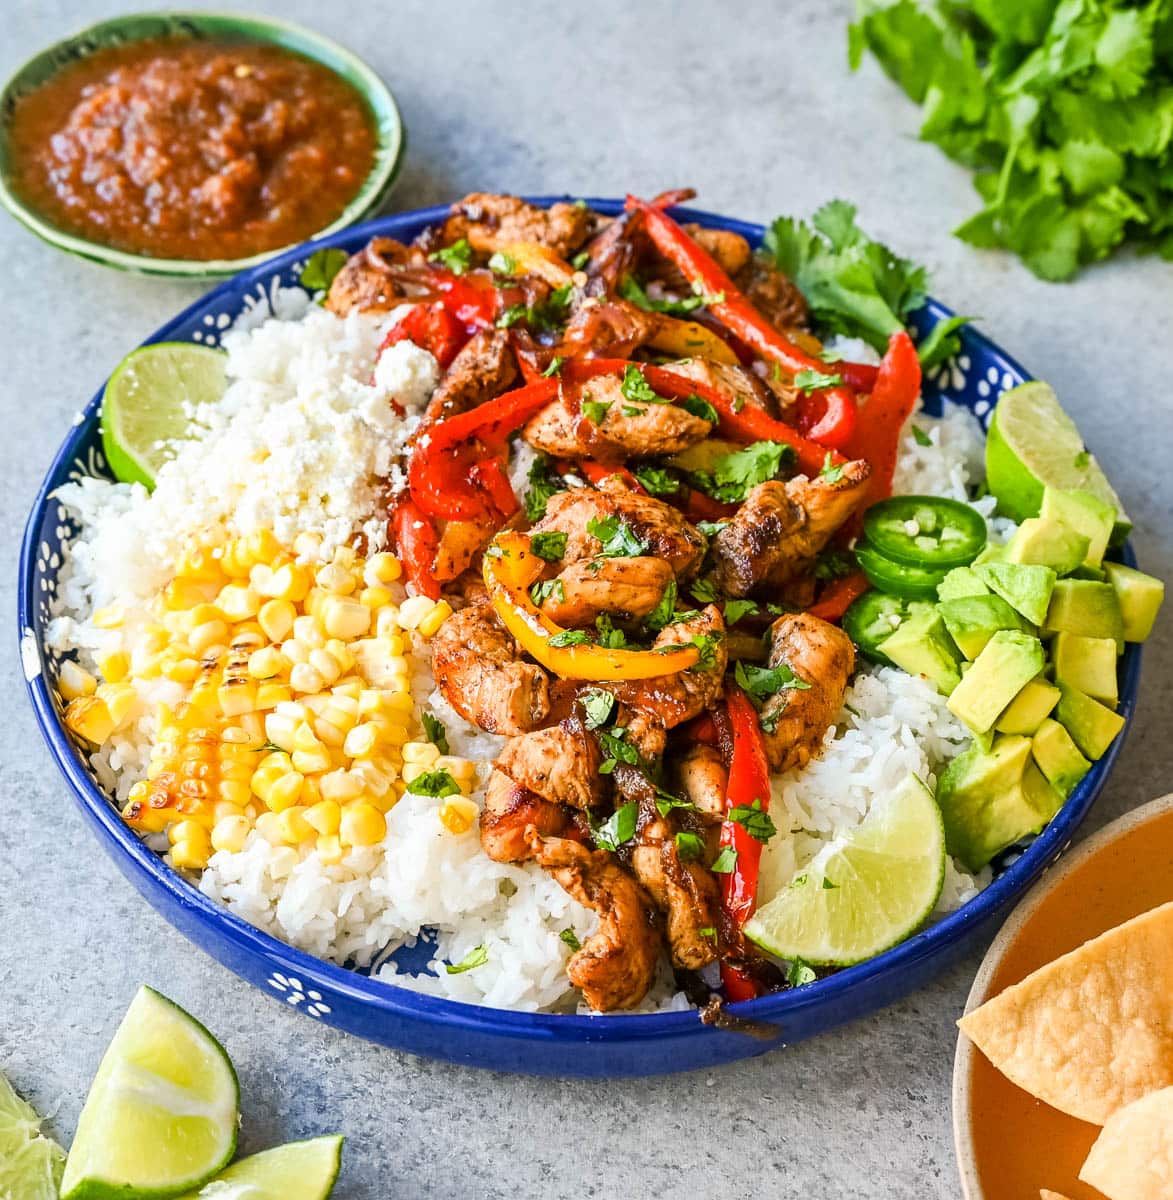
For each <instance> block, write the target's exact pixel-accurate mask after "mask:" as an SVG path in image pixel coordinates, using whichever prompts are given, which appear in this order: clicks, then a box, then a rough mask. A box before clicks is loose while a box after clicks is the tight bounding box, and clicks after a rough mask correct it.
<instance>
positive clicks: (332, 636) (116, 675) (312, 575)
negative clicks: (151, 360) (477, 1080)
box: [58, 531, 477, 870]
mask: <svg viewBox="0 0 1173 1200" xmlns="http://www.w3.org/2000/svg"><path fill="white" fill-rule="evenodd" d="M320 545H321V542H320V539H318V538H316V537H315V536H314V535H312V534H303V535H301V537H299V538H298V540H297V542H296V543H295V545H294V547H293V550H292V551H289V550H286V549H285V548H283V547H282V546H281V545H280V544H279V543H278V541H277V539H276V538H275V537H274V536H273V535H272V534H271V533H269V532H267V531H262V532H260V533H252V534H248V535H245V536H241V537H237V538H228V537H226V536H223V535H220V536H216V535H214V534H209V535H206V536H205V537H204V538H202V539H201V540H200V541H198V542H196V543H194V544H193V545H192V546H191V547H190V548H189V550H188V551H187V553H185V555H184V557H183V559H182V561H181V562H180V563H179V565H178V569H177V571H176V574H175V577H174V578H173V579H172V580H171V582H170V583H169V584H167V586H166V587H165V588H164V589H163V590H162V591H161V592H160V594H159V595H158V597H157V598H156V601H155V604H154V606H153V610H152V617H153V619H154V623H153V624H151V625H149V626H148V627H147V628H146V630H145V632H141V633H140V632H137V631H136V634H135V636H134V638H133V639H130V640H133V643H134V644H133V645H132V646H127V647H124V648H120V649H117V650H115V651H113V652H111V653H109V654H108V655H106V656H105V657H104V658H102V659H101V660H100V661H99V664H98V666H99V671H100V673H101V675H102V679H103V682H100V683H99V681H98V680H97V679H95V678H94V677H93V676H92V675H90V674H89V673H88V672H87V671H85V670H83V669H82V668H81V667H79V666H78V665H77V664H76V663H73V662H67V663H65V664H63V666H62V670H61V673H60V677H59V680H58V687H59V690H60V692H61V695H62V698H63V699H65V700H66V701H68V705H67V708H66V714H65V720H66V724H67V725H68V727H69V728H70V729H71V730H72V731H73V732H74V733H76V734H78V735H79V736H80V737H82V738H84V739H85V740H86V741H87V742H90V743H92V744H94V745H101V744H102V743H103V742H105V741H106V740H107V739H108V738H110V737H111V736H112V735H113V734H114V733H115V732H116V731H118V730H119V729H122V728H124V727H125V726H127V725H128V724H129V723H130V722H132V721H134V720H136V719H137V718H138V716H139V715H140V714H141V708H140V700H139V691H138V689H137V688H136V686H135V680H136V679H139V680H147V679H151V678H157V677H159V676H162V677H164V678H166V679H169V680H171V681H173V682H175V683H178V684H181V685H182V686H183V687H184V689H185V698H184V699H183V700H182V701H181V702H180V703H178V704H176V705H174V706H169V705H159V711H158V733H157V735H156V738H155V741H154V744H153V746H152V748H151V756H150V765H149V767H148V770H147V778H146V779H144V780H141V781H140V782H138V783H136V784H135V785H134V786H133V787H132V788H131V791H130V795H129V798H128V800H127V803H126V805H125V807H124V808H123V812H122V815H123V818H124V820H126V822H127V823H128V824H129V825H131V826H132V827H133V828H135V829H137V830H139V831H141V832H144V833H162V832H166V834H167V837H168V840H169V842H170V845H171V861H172V863H173V864H174V865H175V866H177V867H183V868H187V869H191V870H199V869H201V868H203V867H204V866H206V865H207V862H208V859H209V857H210V856H211V854H212V853H213V852H214V851H218V850H225V851H231V852H236V851H239V850H241V849H242V848H243V847H244V845H245V842H246V839H247V838H248V837H249V834H250V833H251V831H252V830H254V829H255V830H256V831H257V832H258V833H259V834H260V835H261V836H262V837H264V838H265V839H266V840H267V841H269V842H270V843H271V844H273V845H286V846H298V847H301V846H305V847H309V848H311V849H314V850H316V851H317V854H318V855H319V857H320V859H321V860H322V861H323V862H325V863H327V864H331V863H337V862H340V861H341V860H342V858H343V856H344V855H345V853H346V851H347V849H348V848H349V847H353V846H371V845H374V844H376V843H378V842H380V841H382V839H383V838H384V836H385V835H386V832H387V821H386V817H385V814H386V813H387V812H388V811H389V810H390V809H391V807H392V806H393V805H394V804H395V803H396V802H397V801H398V800H399V798H400V797H401V796H402V795H403V793H404V791H405V790H406V789H407V786H408V785H409V784H410V783H411V782H412V781H413V780H414V779H415V778H417V777H418V776H419V775H421V774H423V773H424V772H427V771H436V770H441V769H443V770H447V771H448V772H449V774H450V775H451V776H452V778H453V779H454V780H455V781H456V783H457V784H458V785H459V786H460V788H461V791H462V793H463V794H462V795H457V796H451V797H448V798H447V800H446V801H445V803H444V804H443V806H442V807H441V809H440V814H439V815H440V820H441V821H442V823H443V824H444V826H445V827H446V828H447V829H449V830H450V831H451V832H453V833H461V832H464V831H466V830H467V829H469V828H470V827H471V825H472V823H473V821H474V820H475V819H476V814H477V807H476V804H475V803H474V802H473V801H472V800H470V799H468V798H467V794H468V793H469V792H470V791H471V790H472V788H473V786H474V783H475V773H476V767H475V764H474V763H472V762H470V761H469V760H467V759H462V758H455V757H452V756H449V755H441V753H440V751H439V750H438V749H437V748H436V746H434V745H433V744H432V743H431V742H429V741H426V740H424V738H423V735H422V732H421V730H420V728H419V726H418V724H417V722H416V719H415V717H414V716H413V699H412V694H411V662H410V654H409V642H410V638H409V636H408V635H409V633H410V631H412V630H415V631H416V632H418V633H419V634H420V635H421V636H423V637H425V638H429V637H431V636H432V635H433V634H434V633H435V632H436V630H437V629H439V628H440V626H441V625H442V624H443V622H444V621H445V620H446V619H447V617H448V616H449V615H450V614H451V612H452V609H451V608H450V607H449V605H448V603H447V601H443V600H441V601H438V602H436V601H432V600H429V599H427V597H424V596H413V597H407V598H405V597H404V595H403V591H402V588H401V587H398V586H397V587H396V589H395V591H393V590H392V588H391V585H395V584H396V581H397V580H398V579H399V577H400V574H401V567H400V563H399V560H398V559H397V558H395V556H394V555H392V554H385V553H383V554H375V555H372V556H371V557H370V558H367V559H365V560H364V559H363V558H361V557H359V556H358V555H357V554H356V553H355V552H354V551H353V550H352V549H350V548H349V547H343V548H341V549H339V550H338V551H337V552H336V553H335V555H334V558H333V560H332V561H331V562H328V563H325V564H322V563H320V562H317V561H316V560H317V558H318V552H319V550H320ZM397 595H398V597H399V599H398V602H397V599H396V596H397ZM93 621H94V624H96V625H98V626H99V627H100V628H105V629H117V628H118V627H119V626H120V624H121V622H122V614H121V613H119V612H118V611H116V610H113V609H106V610H99V611H98V612H96V613H95V614H94V616H93Z"/></svg>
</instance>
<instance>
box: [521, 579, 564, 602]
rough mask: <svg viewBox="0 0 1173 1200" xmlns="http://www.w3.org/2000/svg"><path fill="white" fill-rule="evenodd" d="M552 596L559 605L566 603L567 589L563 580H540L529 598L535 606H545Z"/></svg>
mask: <svg viewBox="0 0 1173 1200" xmlns="http://www.w3.org/2000/svg"><path fill="white" fill-rule="evenodd" d="M551 596H553V597H554V599H555V600H557V601H558V603H559V604H564V603H565V602H566V588H565V587H564V586H563V584H562V580H561V579H539V580H538V582H537V583H535V584H534V585H533V586H532V587H531V588H530V590H529V598H530V599H531V600H532V601H533V602H534V603H535V604H544V603H545V602H546V601H547V600H549V599H550V597H551Z"/></svg>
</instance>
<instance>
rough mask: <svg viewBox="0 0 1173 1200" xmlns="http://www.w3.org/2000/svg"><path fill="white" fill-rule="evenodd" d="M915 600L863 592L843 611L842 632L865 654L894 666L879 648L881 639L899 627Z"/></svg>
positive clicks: (874, 592) (883, 593)
mask: <svg viewBox="0 0 1173 1200" xmlns="http://www.w3.org/2000/svg"><path fill="white" fill-rule="evenodd" d="M912 603H913V602H910V601H908V600H903V599H901V597H899V596H890V595H888V594H886V593H885V592H878V591H875V590H873V591H870V592H864V594H863V595H862V596H860V597H859V599H858V600H855V601H853V602H852V604H851V607H850V608H849V609H848V610H847V611H846V612H845V613H844V614H843V632H844V633H845V634H847V636H848V637H849V638H851V640H852V641H853V642H854V643H855V644H856V645H857V646H858V647H859V650H860V653H861V654H862V655H864V657H865V658H870V659H871V660H872V662H877V663H884V664H885V665H888V666H891V665H892V664H891V660H890V659H889V658H888V656H887V655H886V654H884V653H883V652H882V651H881V650H880V643H881V642H882V641H884V639H885V638H888V637H891V636H892V634H894V633H895V632H896V630H897V629H899V628H900V626H901V625H902V624H903V623H904V620H905V618H906V617H907V616H908V614H909V611H910V609H911V607H912Z"/></svg>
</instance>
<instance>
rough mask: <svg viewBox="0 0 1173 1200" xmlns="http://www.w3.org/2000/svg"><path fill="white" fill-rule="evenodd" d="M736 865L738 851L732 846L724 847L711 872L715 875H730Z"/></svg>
mask: <svg viewBox="0 0 1173 1200" xmlns="http://www.w3.org/2000/svg"><path fill="white" fill-rule="evenodd" d="M736 865H737V851H736V850H734V849H733V847H732V846H723V847H722V848H721V853H720V854H718V855H717V857H716V859H715V860H714V862H713V865H712V866H711V867H710V868H709V870H710V871H712V872H713V874H714V875H728V874H729V873H730V872H731V871H732V870H733V868H734V867H735V866H736Z"/></svg>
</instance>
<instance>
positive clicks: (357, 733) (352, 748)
mask: <svg viewBox="0 0 1173 1200" xmlns="http://www.w3.org/2000/svg"><path fill="white" fill-rule="evenodd" d="M378 741H379V732H378V730H377V729H376V728H375V726H374V725H371V724H370V723H369V722H363V724H361V725H355V726H354V728H353V729H351V730H350V731H349V733H347V735H346V740H345V741H344V742H343V743H342V749H343V751H344V752H345V753H346V754H348V755H349V756H350V757H351V758H366V757H367V756H368V755H369V754H373V753H374V752H375V747H376V746H377V745H378Z"/></svg>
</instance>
